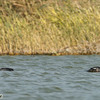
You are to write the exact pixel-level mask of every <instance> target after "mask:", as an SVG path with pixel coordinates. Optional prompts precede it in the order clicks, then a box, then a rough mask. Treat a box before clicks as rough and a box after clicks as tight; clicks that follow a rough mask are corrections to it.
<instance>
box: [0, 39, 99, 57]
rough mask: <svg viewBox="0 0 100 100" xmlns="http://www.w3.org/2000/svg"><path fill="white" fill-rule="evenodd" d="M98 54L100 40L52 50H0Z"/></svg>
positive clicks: (18, 52) (33, 53)
mask: <svg viewBox="0 0 100 100" xmlns="http://www.w3.org/2000/svg"><path fill="white" fill-rule="evenodd" d="M91 54H100V41H99V42H96V43H86V44H78V45H74V46H66V47H62V48H60V49H58V50H55V51H54V52H53V51H52V52H51V51H45V50H44V51H43V50H42V51H41V50H36V51H32V50H31V51H29V50H24V49H23V50H18V51H16V50H15V51H5V52H3V51H2V52H0V55H53V56H58V55H91Z"/></svg>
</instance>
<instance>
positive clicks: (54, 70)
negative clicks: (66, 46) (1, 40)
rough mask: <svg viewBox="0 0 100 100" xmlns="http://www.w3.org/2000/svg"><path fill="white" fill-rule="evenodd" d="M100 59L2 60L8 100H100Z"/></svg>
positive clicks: (0, 82)
mask: <svg viewBox="0 0 100 100" xmlns="http://www.w3.org/2000/svg"><path fill="white" fill-rule="evenodd" d="M94 66H100V56H99V55H90V56H85V55H83V56H0V68H2V67H10V68H14V70H15V71H13V72H8V71H0V94H3V99H4V100H89V99H90V100H100V73H90V72H87V70H88V69H89V68H91V67H94Z"/></svg>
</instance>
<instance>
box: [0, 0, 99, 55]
mask: <svg viewBox="0 0 100 100" xmlns="http://www.w3.org/2000/svg"><path fill="white" fill-rule="evenodd" d="M0 28H1V29H0V54H52V53H59V52H61V53H67V51H66V50H65V51H66V52H65V51H64V49H65V48H71V49H73V50H74V49H75V48H76V49H75V50H76V51H77V50H79V52H80V54H84V53H87V52H90V53H93V51H95V46H94V45H95V44H96V43H97V42H98V41H99V39H100V2H99V1H98V0H65V1H64V0H1V1H0ZM87 48H88V51H86V52H84V49H86V50H87ZM70 54H75V52H70Z"/></svg>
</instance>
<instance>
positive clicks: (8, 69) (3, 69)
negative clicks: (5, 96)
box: [0, 68, 14, 71]
mask: <svg viewBox="0 0 100 100" xmlns="http://www.w3.org/2000/svg"><path fill="white" fill-rule="evenodd" d="M0 71H14V69H13V68H0Z"/></svg>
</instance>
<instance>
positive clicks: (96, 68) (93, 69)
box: [88, 66, 100, 72]
mask: <svg viewBox="0 0 100 100" xmlns="http://www.w3.org/2000/svg"><path fill="white" fill-rule="evenodd" d="M88 72H100V67H98V66H97V67H92V68H90V69H89V70H88Z"/></svg>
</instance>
